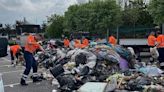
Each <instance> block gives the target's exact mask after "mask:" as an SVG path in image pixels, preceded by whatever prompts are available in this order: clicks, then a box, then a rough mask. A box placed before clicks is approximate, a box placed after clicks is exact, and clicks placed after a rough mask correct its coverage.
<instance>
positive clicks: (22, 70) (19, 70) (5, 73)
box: [1, 70, 23, 74]
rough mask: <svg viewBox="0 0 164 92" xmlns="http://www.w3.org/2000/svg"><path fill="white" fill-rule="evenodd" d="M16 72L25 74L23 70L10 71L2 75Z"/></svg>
mask: <svg viewBox="0 0 164 92" xmlns="http://www.w3.org/2000/svg"><path fill="white" fill-rule="evenodd" d="M15 72H23V70H17V71H9V72H2V73H1V74H8V73H15Z"/></svg>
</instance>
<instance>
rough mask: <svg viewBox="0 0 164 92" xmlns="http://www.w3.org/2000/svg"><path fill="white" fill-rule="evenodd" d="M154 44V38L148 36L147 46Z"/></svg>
mask: <svg viewBox="0 0 164 92" xmlns="http://www.w3.org/2000/svg"><path fill="white" fill-rule="evenodd" d="M155 42H156V38H155V36H153V35H150V36H149V37H148V45H149V46H155Z"/></svg>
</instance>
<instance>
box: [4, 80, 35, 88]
mask: <svg viewBox="0 0 164 92" xmlns="http://www.w3.org/2000/svg"><path fill="white" fill-rule="evenodd" d="M26 83H32V81H27V82H26ZM17 85H20V83H13V84H7V85H4V87H14V86H17Z"/></svg>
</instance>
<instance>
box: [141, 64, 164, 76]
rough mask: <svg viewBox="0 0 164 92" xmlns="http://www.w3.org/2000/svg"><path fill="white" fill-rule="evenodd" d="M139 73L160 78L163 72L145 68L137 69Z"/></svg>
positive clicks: (151, 67)
mask: <svg viewBox="0 0 164 92" xmlns="http://www.w3.org/2000/svg"><path fill="white" fill-rule="evenodd" d="M139 71H140V72H142V73H144V74H145V75H147V76H160V75H161V74H162V73H163V72H164V71H162V70H161V69H159V68H157V67H154V66H146V67H142V68H140V69H139Z"/></svg>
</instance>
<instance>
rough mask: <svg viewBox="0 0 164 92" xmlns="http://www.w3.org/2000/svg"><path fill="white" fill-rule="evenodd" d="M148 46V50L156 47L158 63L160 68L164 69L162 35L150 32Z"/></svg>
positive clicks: (163, 41)
mask: <svg viewBox="0 0 164 92" xmlns="http://www.w3.org/2000/svg"><path fill="white" fill-rule="evenodd" d="M148 46H150V48H154V47H156V48H157V50H158V53H159V57H158V60H159V63H160V66H161V68H164V35H163V34H161V32H160V31H157V32H156V33H155V32H151V33H150V35H149V36H148Z"/></svg>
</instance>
